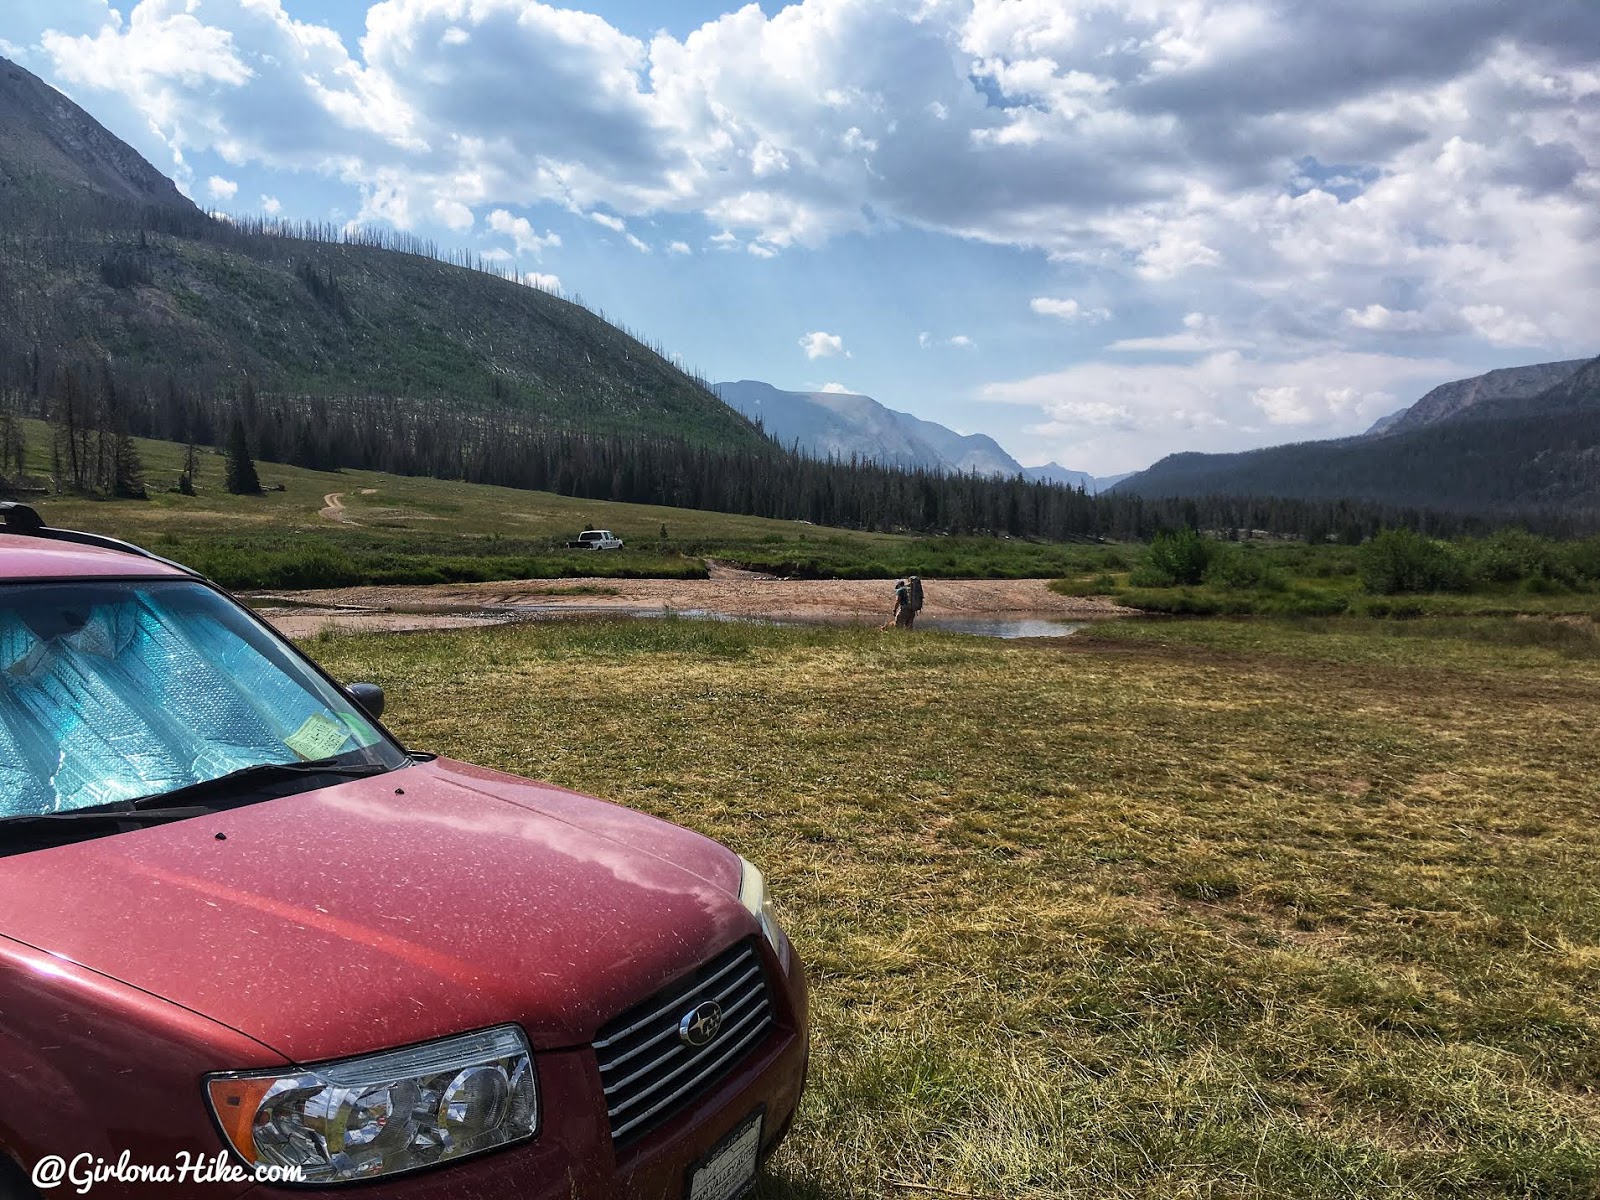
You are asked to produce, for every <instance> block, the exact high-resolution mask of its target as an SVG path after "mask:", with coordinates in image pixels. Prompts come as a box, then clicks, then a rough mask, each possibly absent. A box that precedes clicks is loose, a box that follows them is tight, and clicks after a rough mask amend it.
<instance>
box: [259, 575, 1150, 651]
mask: <svg viewBox="0 0 1600 1200" xmlns="http://www.w3.org/2000/svg"><path fill="white" fill-rule="evenodd" d="M1047 582H1048V581H1046V580H1043V579H930V580H926V581H925V582H924V587H925V589H926V592H927V606H926V608H925V609H924V610H923V611H924V613H925V614H926V615H928V616H932V617H940V616H944V617H1007V616H1027V617H1042V618H1050V619H1055V620H1063V621H1070V620H1073V619H1075V618H1076V619H1084V618H1093V617H1110V616H1124V615H1129V614H1130V612H1131V610H1129V609H1124V608H1119V607H1118V606H1117V605H1115V604H1112V603H1111V602H1110V601H1107V600H1101V599H1096V598H1092V597H1075V596H1061V595H1057V594H1056V593H1055V592H1052V591H1051V590H1050V589H1049V587H1048V586H1047ZM274 600H278V601H283V602H287V603H284V604H279V605H275V604H273V601H274ZM256 603H257V605H258V608H259V609H260V610H261V611H262V614H263V615H264V616H266V617H267V618H268V619H269V620H271V621H272V622H273V623H274V624H276V625H277V626H278V627H279V628H280V629H282V630H283V631H284V632H286V633H288V634H290V635H291V636H301V635H304V634H307V633H312V632H315V631H316V630H318V629H321V628H324V627H326V626H329V625H332V626H335V627H337V628H340V629H390V630H400V629H426V628H459V627H462V626H470V625H487V624H497V623H499V622H502V621H505V620H508V619H514V618H516V617H525V616H530V615H540V614H553V615H554V614H560V613H563V612H571V613H583V612H594V613H608V612H615V613H629V612H689V613H719V614H723V615H726V616H735V617H776V618H798V619H803V620H830V619H832V620H853V621H860V622H869V621H884V620H887V619H888V618H889V616H890V614H891V612H892V610H893V607H894V582H893V581H892V580H883V579H867V580H855V579H826V580H792V579H764V578H760V577H755V576H750V575H746V574H743V573H740V574H738V575H736V576H733V577H730V576H729V575H722V576H721V577H719V578H712V579H686V580H685V579H591V580H528V581H520V582H506V583H469V584H442V585H439V586H435V587H404V586H398V587H355V588H335V589H330V590H326V591H306V592H275V593H273V594H272V595H271V596H261V597H257V598H256Z"/></svg>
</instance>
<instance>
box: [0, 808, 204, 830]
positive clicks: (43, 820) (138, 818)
mask: <svg viewBox="0 0 1600 1200" xmlns="http://www.w3.org/2000/svg"><path fill="white" fill-rule="evenodd" d="M210 811H211V809H209V808H207V807H205V806H204V805H201V804H192V805H188V806H186V807H181V808H144V809H140V810H138V811H137V812H136V811H134V810H133V809H130V808H85V809H78V810H70V809H69V810H68V811H66V812H49V813H21V814H19V815H17V816H14V817H0V828H3V829H8V830H10V829H30V828H36V829H66V828H67V827H68V826H71V825H74V824H92V823H94V822H96V821H100V822H104V823H105V824H108V825H123V824H133V825H157V824H160V823H161V822H162V821H182V820H185V819H187V818H189V817H203V816H205V814H206V813H208V812H210Z"/></svg>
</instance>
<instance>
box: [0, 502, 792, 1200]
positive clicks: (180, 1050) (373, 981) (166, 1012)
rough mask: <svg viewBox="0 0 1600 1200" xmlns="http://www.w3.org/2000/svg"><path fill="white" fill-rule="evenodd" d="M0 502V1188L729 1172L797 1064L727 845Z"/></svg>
mask: <svg viewBox="0 0 1600 1200" xmlns="http://www.w3.org/2000/svg"><path fill="white" fill-rule="evenodd" d="M0 512H3V515H4V518H5V529H4V532H0V1198H3V1200H12V1198H13V1197H30V1198H31V1197H34V1196H36V1195H38V1196H49V1195H53V1194H66V1195H92V1196H128V1197H146V1198H148V1200H157V1198H160V1200H167V1198H168V1197H196V1198H198V1197H207V1198H210V1197H232V1196H238V1195H242V1194H244V1193H247V1192H248V1193H250V1194H251V1195H252V1196H263V1197H265V1196H270V1195H274V1194H277V1195H295V1196H304V1195H306V1194H307V1191H308V1190H310V1191H311V1192H314V1193H316V1194H327V1195H330V1196H331V1195H335V1194H342V1195H350V1196H370V1197H372V1200H390V1198H394V1200H402V1198H404V1200H422V1198H430V1200H431V1198H435V1197H441V1198H442V1197H456V1198H460V1200H480V1198H482V1200H488V1198H490V1197H508V1198H510V1197H515V1198H516V1200H536V1198H540V1197H551V1198H555V1197H560V1198H561V1200H570V1198H571V1197H575V1196H594V1197H600V1196H619V1197H640V1198H644V1197H650V1198H652V1200H654V1198H658V1197H661V1198H665V1197H672V1198H677V1197H684V1198H686V1200H729V1198H730V1197H734V1196H739V1195H742V1194H743V1193H744V1192H745V1191H747V1190H748V1188H749V1187H750V1184H751V1182H752V1180H753V1179H754V1176H755V1173H756V1170H757V1166H758V1164H759V1162H760V1160H761V1158H762V1157H763V1156H764V1155H765V1154H766V1153H767V1152H769V1151H770V1150H771V1149H772V1148H773V1147H774V1146H775V1145H776V1144H777V1142H778V1141H779V1140H780V1139H781V1138H782V1137H783V1136H784V1134H785V1133H786V1132H787V1130H788V1127H789V1123H790V1121H791V1119H792V1118H793V1116H794V1112H795V1107H796V1105H797V1104H798V1102H799V1099H800V1093H801V1089H802V1087H803V1085H804V1082H805V1075H806V1066H807V1058H808V1052H807V1025H806V981H805V975H804V972H803V970H802V967H801V964H800V962H799V960H798V959H797V958H796V956H795V954H794V951H793V949H792V948H791V947H790V945H789V941H788V939H787V938H786V937H785V936H784V933H783V931H782V930H781V929H780V928H779V926H778V924H777V922H776V920H775V919H774V917H773V913H772V909H771V906H770V904H769V903H768V900H767V896H766V890H765V885H764V883H763V880H762V877H761V873H760V872H759V871H758V870H756V868H755V867H753V866H752V865H751V864H750V863H748V862H746V861H744V860H743V859H741V858H740V857H739V856H738V855H736V854H734V853H733V852H732V851H730V850H727V849H725V848H724V847H722V846H720V845H718V844H717V843H715V842H713V841H710V840H708V839H707V838H704V837H701V836H700V835H698V834H695V833H691V832H689V831H687V830H685V829H680V828H678V827H676V826H673V825H669V824H667V823H665V822H663V821H659V820H656V819H654V818H651V817H647V816H644V815H641V814H639V813H637V812H632V811H630V810H628V809H625V808H620V807H617V806H615V805H611V804H607V803H605V802H603V801H600V800H595V799H591V798H589V797H587V796H580V795H577V794H575V793H573V792H568V791H564V790H562V789H559V788H555V787H550V786H548V785H545V784H540V783H533V782H530V781H528V780H525V779H518V778H516V777H514V776H510V775H503V774H501V773H499V772H497V771H490V770H485V769H483V768H481V767H474V766H469V765H467V764H464V763H458V762H450V761H448V760H446V759H443V758H437V757H435V756H433V755H431V754H420V753H416V752H414V751H408V750H406V749H404V748H403V747H402V746H401V745H400V744H399V743H398V742H397V741H396V740H395V739H394V737H393V736H392V735H391V734H389V733H388V732H387V731H386V730H385V729H384V728H383V726H382V725H380V724H379V721H378V718H379V717H380V715H381V713H382V710H383V694H382V692H381V691H380V690H379V689H378V688H376V687H374V686H372V685H363V684H354V685H351V686H350V687H341V686H339V685H338V684H337V683H335V682H334V681H333V680H332V679H331V678H329V677H328V676H327V675H326V674H324V673H323V672H322V671H321V670H320V669H319V668H318V667H317V666H316V665H315V664H313V663H312V662H310V661H309V660H307V659H306V658H305V657H304V656H303V655H301V654H300V653H299V652H298V651H297V650H296V649H295V648H294V647H293V646H291V645H290V644H289V643H287V642H286V641H284V640H283V639H282V638H280V637H279V636H278V635H277V634H275V633H274V632H273V631H272V630H271V629H270V628H269V627H268V626H267V625H265V624H263V623H262V622H261V621H260V620H258V619H257V618H256V617H254V616H252V615H251V614H250V613H249V612H248V611H247V610H246V609H244V608H243V607H241V606H240V605H239V604H237V603H236V602H235V601H233V600H232V599H230V598H229V597H228V596H227V595H226V594H225V593H223V592H222V591H220V590H219V589H218V588H216V587H214V586H212V585H211V584H209V583H207V582H206V581H205V580H203V579H201V578H199V577H198V576H196V575H195V574H194V573H193V572H191V571H188V570H186V569H185V568H183V567H180V566H178V565H177V564H175V563H171V562H168V561H166V560H165V559H161V558H157V557H155V556H154V555H151V554H149V553H147V552H145V551H142V550H140V549H138V548H136V547H133V546H129V545H127V544H125V543H121V542H116V541H114V540H112V539H108V538H102V537H98V536H95V535H92V534H83V533H77V532H74V531H70V530H59V529H51V528H47V527H45V526H44V525H43V523H42V522H41V521H40V519H39V517H38V515H37V514H36V513H35V512H34V511H33V510H32V509H30V508H26V507H23V506H20V505H0ZM349 1184H355V1185H359V1186H357V1187H356V1188H355V1190H353V1191H351V1190H348V1189H347V1188H345V1186H344V1185H349Z"/></svg>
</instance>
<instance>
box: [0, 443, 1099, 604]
mask: <svg viewBox="0 0 1600 1200" xmlns="http://www.w3.org/2000/svg"><path fill="white" fill-rule="evenodd" d="M24 425H25V427H26V432H27V438H28V461H29V466H30V470H31V471H32V472H33V473H34V474H35V475H36V476H38V477H41V478H42V477H44V476H46V475H48V473H49V464H50V433H49V428H48V427H47V426H46V425H45V424H44V423H43V422H41V421H35V420H30V421H26V422H24ZM136 445H137V447H138V451H139V454H140V457H141V459H142V460H143V463H144V467H145V480H146V485H147V488H148V491H149V498H148V499H145V500H107V499H99V498H90V497H83V496H72V495H62V496H56V495H29V496H25V497H22V498H23V499H24V500H25V501H26V502H28V503H31V504H34V505H36V506H37V507H38V509H39V511H40V512H41V513H42V514H43V516H44V518H45V520H46V521H48V522H49V523H51V524H53V525H60V526H63V527H66V528H74V529H87V530H91V531H93V532H95V533H105V534H110V535H112V536H113V537H120V538H126V539H128V540H130V541H134V542H137V543H139V544H140V545H145V546H149V547H150V548H152V549H154V550H156V551H157V552H158V553H161V554H164V555H166V556H167V557H169V558H176V559H178V560H180V561H182V562H185V563H188V564H190V565H192V566H194V567H196V568H197V569H199V570H201V571H203V572H204V573H205V574H206V575H208V576H209V577H211V578H212V579H215V580H216V581H217V582H219V583H222V584H223V585H225V586H227V587H231V588H314V587H344V586H348V585H353V584H362V583H378V584H381V583H406V584H428V583H446V582H458V581H471V580H491V579H546V578H565V577H572V576H599V577H605V576H621V577H634V578H651V577H654V578H685V577H687V578H694V577H701V578H703V577H704V576H705V574H706V572H707V567H706V560H707V559H708V558H709V559H715V560H721V561H727V562H730V563H734V564H736V565H747V566H751V567H754V568H757V569H761V570H771V571H774V572H776V573H780V574H784V575H795V576H801V577H813V578H868V579H887V578H893V577H894V576H896V575H903V574H907V573H910V572H918V573H920V574H923V575H926V576H930V577H934V576H939V577H945V578H952V577H964V578H1033V579H1048V578H1051V577H1053V576H1057V575H1061V574H1064V573H1066V572H1069V571H1070V572H1079V571H1083V570H1089V569H1090V568H1093V569H1096V570H1098V569H1100V567H1101V566H1102V565H1103V563H1104V561H1105V560H1106V556H1107V555H1111V556H1113V557H1115V556H1116V554H1117V552H1116V551H1115V549H1114V548H1110V547H1100V546H1093V545H1063V544H1052V543H1042V542H1027V541H1022V540H1012V539H1009V538H990V537H914V536H907V535H903V534H890V533H878V532H872V531H866V530H853V529H836V528H831V527H826V526H815V525H811V524H810V523H808V522H802V521H781V520H771V519H767V518H763V517H749V516H739V515H734V514H729V513H716V512H706V511H702V510H699V509H688V508H667V507H661V506H656V505H646V504H621V503H616V502H612V501H602V500H585V499H582V498H580V497H572V496H558V495H554V494H552V493H550V492H532V491H520V490H518V489H515V488H503V487H490V486H487V485H484V484H471V483H462V482H459V481H454V480H440V479H423V478H415V477H409V476H400V475H388V474H381V473H378V472H374V471H353V470H352V471H313V470H309V469H306V468H303V467H295V466H289V465H287V464H283V463H274V462H258V463H257V464H256V467H257V470H258V472H259V474H260V476H261V482H262V484H263V485H264V486H265V487H266V488H267V489H268V490H267V491H266V493H265V494H264V495H260V496H232V495H229V494H228V492H227V491H226V490H225V488H224V485H223V474H224V463H223V459H222V456H221V455H218V454H215V453H213V452H211V451H210V450H209V449H208V448H201V453H200V471H199V479H198V483H197V489H196V490H197V494H196V495H193V496H184V495H181V494H179V493H178V492H177V491H176V490H174V489H175V487H176V484H177V480H178V476H179V474H180V472H181V471H182V469H183V456H184V447H183V446H180V445H176V444H174V443H171V442H158V441H147V440H143V439H138V440H136ZM330 495H337V496H338V497H339V503H340V504H342V506H343V508H342V510H341V511H340V514H339V515H340V517H341V518H342V519H340V520H333V519H330V517H329V516H328V515H324V513H323V509H324V508H325V507H329V506H328V505H326V503H325V498H326V497H328V496H330ZM588 528H604V529H611V530H614V531H615V532H616V533H617V534H618V535H619V536H620V537H621V538H622V539H623V541H624V542H625V543H626V548H625V549H624V550H622V551H620V552H616V553H604V554H595V553H592V552H590V551H585V550H567V549H564V548H563V546H564V543H565V542H567V541H570V540H572V539H574V538H576V537H577V536H578V534H579V532H581V531H582V530H584V529H588ZM1118 561H1120V560H1118Z"/></svg>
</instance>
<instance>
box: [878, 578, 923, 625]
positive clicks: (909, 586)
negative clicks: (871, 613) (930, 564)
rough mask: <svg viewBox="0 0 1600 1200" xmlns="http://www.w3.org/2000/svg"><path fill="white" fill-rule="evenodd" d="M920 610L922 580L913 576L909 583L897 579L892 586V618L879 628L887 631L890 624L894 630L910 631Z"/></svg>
mask: <svg viewBox="0 0 1600 1200" xmlns="http://www.w3.org/2000/svg"><path fill="white" fill-rule="evenodd" d="M921 608H922V580H921V579H920V578H918V577H917V576H915V575H913V576H911V579H910V582H907V581H906V580H904V579H897V580H895V584H894V616H893V617H892V618H891V620H890V622H887V623H885V624H884V625H882V626H880V628H882V629H888V628H889V624H890V623H892V624H893V625H894V627H895V628H896V629H910V628H911V626H912V623H913V622H914V621H915V620H916V619H917V612H918V611H919V610H920V609H921Z"/></svg>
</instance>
